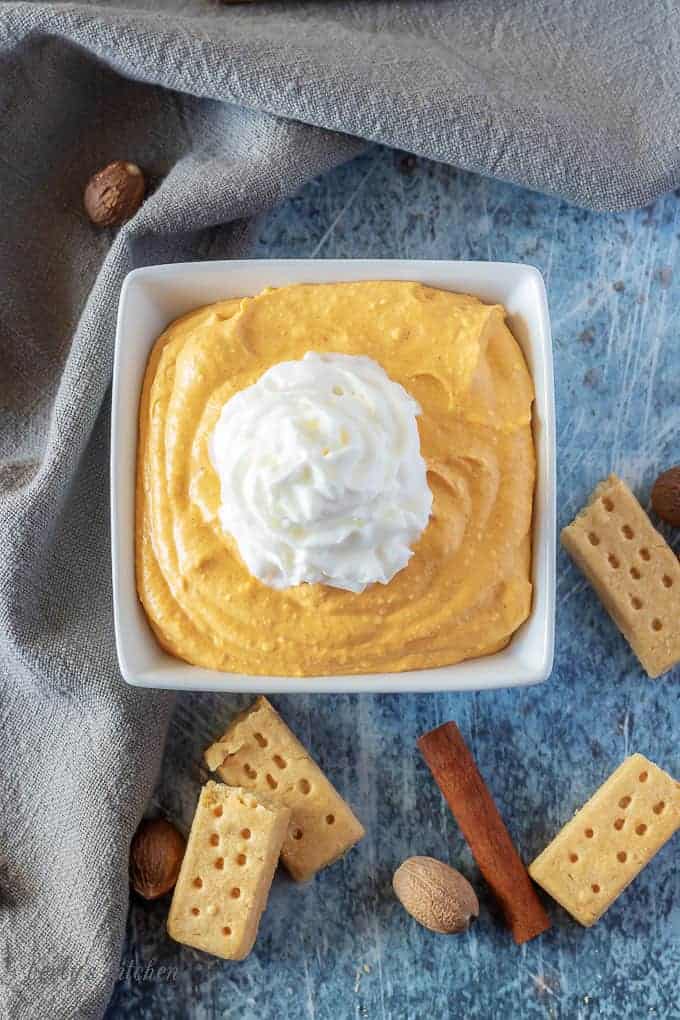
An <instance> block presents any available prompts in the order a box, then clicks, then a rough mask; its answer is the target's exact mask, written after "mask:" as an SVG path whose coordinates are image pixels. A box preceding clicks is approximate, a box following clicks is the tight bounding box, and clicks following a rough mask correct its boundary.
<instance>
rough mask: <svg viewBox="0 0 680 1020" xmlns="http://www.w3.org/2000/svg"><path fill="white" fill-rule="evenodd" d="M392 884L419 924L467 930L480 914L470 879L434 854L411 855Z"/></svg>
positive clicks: (432, 928)
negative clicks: (427, 855) (423, 855)
mask: <svg viewBox="0 0 680 1020" xmlns="http://www.w3.org/2000/svg"><path fill="white" fill-rule="evenodd" d="M392 887H393V889H394V891H395V893H396V896H397V899H398V900H399V902H400V903H401V905H402V907H403V908H404V910H406V911H408V913H409V914H410V915H411V917H414V918H415V919H416V921H417V922H418V924H422V925H423V927H424V928H429V929H430V931H436V932H439V933H440V934H441V935H455V934H458V933H459V932H462V931H466V930H467V929H468V928H469V927H470V923H471V922H472V921H473V920H474V919H475V918H476V917H478V916H479V902H478V900H477V897H476V896H475V891H474V889H473V888H472V886H471V885H470V883H469V882H468V880H467V879H466V878H464V877H463V875H461V873H460V872H459V871H456V870H455V868H450V867H449V866H448V864H443V863H442V862H441V861H437V860H435V859H434V857H408V858H407V859H406V860H405V861H404V863H403V864H401V865H400V866H399V867H398V868H397V870H396V871H395V873H394V878H393V879H392Z"/></svg>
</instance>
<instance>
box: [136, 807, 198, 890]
mask: <svg viewBox="0 0 680 1020" xmlns="http://www.w3.org/2000/svg"><path fill="white" fill-rule="evenodd" d="M185 848H186V841H185V839H184V836H182V835H181V834H180V833H179V832H178V831H177V829H176V828H175V826H174V825H171V824H170V822H166V820H165V819H164V818H145V819H143V820H142V822H140V825H139V828H138V829H137V831H136V833H135V834H134V836H133V837H132V845H131V846H130V882H131V884H132V888H133V889H134V890H135V892H138V893H139V895H140V896H143V897H144V899H145V900H157V899H158V897H159V896H164V895H165V893H166V892H170V890H171V889H172V888H173V886H174V884H175V882H176V881H177V876H178V875H179V869H180V867H181V865H182V858H183V857H184V850H185Z"/></svg>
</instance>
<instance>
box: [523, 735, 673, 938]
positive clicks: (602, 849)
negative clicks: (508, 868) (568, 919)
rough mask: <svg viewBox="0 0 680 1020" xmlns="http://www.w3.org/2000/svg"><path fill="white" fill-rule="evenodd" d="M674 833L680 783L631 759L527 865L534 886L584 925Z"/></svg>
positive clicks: (650, 765) (638, 757)
mask: <svg viewBox="0 0 680 1020" xmlns="http://www.w3.org/2000/svg"><path fill="white" fill-rule="evenodd" d="M678 828H680V783H678V782H676V780H674V779H672V778H671V776H669V775H668V773H666V772H664V771H663V770H662V769H660V768H658V766H657V765H655V764H654V763H653V762H651V761H648V760H647V759H646V758H644V757H643V756H642V755H641V754H634V755H631V757H630V758H626V759H625V761H624V762H623V763H622V764H621V765H619V767H618V768H617V769H616V771H615V772H613V773H612V775H611V776H610V777H609V779H607V780H606V782H605V783H603V785H602V786H601V787H600V789H599V790H598V791H597V793H595V794H593V796H592V797H591V798H590V800H589V801H588V803H587V804H586V805H585V806H584V807H582V808H581V810H580V811H579V812H578V813H577V814H576V815H574V817H573V818H572V819H571V821H570V822H567V824H566V825H565V826H564V828H563V829H561V831H560V832H558V834H557V835H556V836H555V838H554V840H553V841H552V843H551V844H550V845H549V846H548V847H546V849H545V850H544V851H543V853H542V854H540V855H539V856H538V857H537V858H536V860H535V861H534V863H533V864H532V865H531V867H530V868H529V874H530V875H531V877H532V878H533V880H534V882H538V884H539V885H540V886H542V887H543V888H544V889H545V891H546V892H547V893H550V895H551V896H552V897H553V899H555V900H557V902H558V903H560V904H561V905H562V906H563V907H564V909H565V910H568V911H569V913H570V914H572V915H573V917H575V918H576V920H577V921H580V923H581V924H583V925H585V926H586V927H589V926H590V925H591V924H594V923H595V921H597V919H598V918H599V917H601V916H602V914H604V912H605V910H607V909H608V908H609V907H610V906H611V904H612V903H613V902H614V900H615V899H616V898H617V896H619V894H620V893H622V892H623V890H624V889H625V888H626V886H627V885H629V884H630V882H632V881H633V879H634V878H635V876H636V875H637V874H638V873H639V872H640V871H641V870H642V869H643V868H644V866H645V865H646V864H647V863H648V862H649V861H650V860H651V859H652V857H653V856H654V854H655V853H656V852H657V850H659V849H660V848H661V847H662V846H663V844H664V843H665V842H666V841H667V840H668V839H670V837H671V836H672V835H673V833H674V832H676V830H677V829H678Z"/></svg>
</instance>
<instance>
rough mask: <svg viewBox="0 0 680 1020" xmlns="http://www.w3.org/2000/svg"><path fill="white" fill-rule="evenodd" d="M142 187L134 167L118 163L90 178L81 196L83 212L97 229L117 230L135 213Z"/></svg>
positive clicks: (142, 182) (140, 174) (141, 178)
mask: <svg viewBox="0 0 680 1020" xmlns="http://www.w3.org/2000/svg"><path fill="white" fill-rule="evenodd" d="M144 187H145V184H144V174H143V173H142V171H141V170H140V169H139V167H138V166H137V164H136V163H127V162H125V161H124V160H122V159H117V160H116V161H115V162H114V163H109V165H108V166H105V167H104V169H103V170H100V171H99V172H98V173H96V174H94V176H93V177H90V179H89V181H88V182H87V186H86V188H85V194H84V195H83V203H84V205H85V212H86V213H87V215H88V216H89V217H90V219H91V220H92V222H93V223H95V224H96V225H97V226H98V227H114V226H117V225H118V224H119V223H124V222H125V220H129V219H130V217H131V216H134V214H135V213H136V212H137V210H138V209H139V207H140V205H141V204H142V199H143V198H144Z"/></svg>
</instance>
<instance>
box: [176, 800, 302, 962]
mask: <svg viewBox="0 0 680 1020" xmlns="http://www.w3.org/2000/svg"><path fill="white" fill-rule="evenodd" d="M289 823H290V811H289V810H288V808H286V807H284V806H283V805H282V804H280V805H276V806H274V805H265V804H262V803H261V802H260V801H259V800H258V798H257V797H255V796H254V795H253V794H252V793H249V792H248V791H247V790H242V789H238V788H235V787H231V786H224V785H223V784H222V783H213V782H208V783H206V785H205V786H204V787H203V790H202V791H201V796H200V799H199V801H198V807H197V808H196V814H195V815H194V820H193V823H192V826H191V833H190V835H189V841H188V843H187V848H186V853H185V854H184V860H183V862H182V869H181V871H180V874H179V878H178V879H177V884H176V886H175V891H174V894H173V897H172V905H171V907H170V914H169V916H168V934H169V935H170V936H171V938H173V939H175V941H176V942H182V943H183V944H184V945H186V946H193V947H194V948H195V949H202V950H204V951H205V952H206V953H213V954H214V955H215V956H221V957H223V959H225V960H243V959H244V958H245V957H246V956H247V955H248V953H249V952H250V950H251V949H252V948H253V944H254V942H255V938H256V936H257V929H258V925H259V923H260V917H261V916H262V914H263V912H264V909H265V907H266V905H267V897H268V895H269V888H270V886H271V883H272V878H273V876H274V871H275V869H276V864H277V861H278V859H279V853H280V851H281V846H282V844H283V841H284V839H285V836H286V833H287V831H288V826H289Z"/></svg>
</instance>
